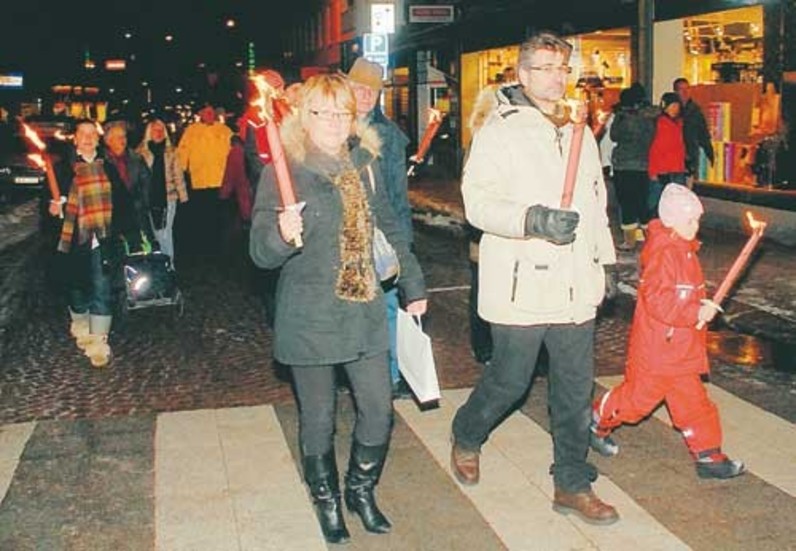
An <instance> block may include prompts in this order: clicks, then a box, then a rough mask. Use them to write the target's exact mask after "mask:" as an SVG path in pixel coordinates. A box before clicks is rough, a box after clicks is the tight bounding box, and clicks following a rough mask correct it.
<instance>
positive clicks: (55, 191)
mask: <svg viewBox="0 0 796 551" xmlns="http://www.w3.org/2000/svg"><path fill="white" fill-rule="evenodd" d="M42 157H43V158H44V172H45V173H46V174H47V186H48V187H49V188H50V195H51V196H52V200H53V203H55V204H57V205H58V215H59V216H60V217H61V218H63V217H64V210H63V207H62V205H61V188H59V187H58V180H57V179H56V178H55V170H53V162H52V159H50V156H49V155H42Z"/></svg>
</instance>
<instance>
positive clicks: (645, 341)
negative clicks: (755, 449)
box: [594, 219, 722, 458]
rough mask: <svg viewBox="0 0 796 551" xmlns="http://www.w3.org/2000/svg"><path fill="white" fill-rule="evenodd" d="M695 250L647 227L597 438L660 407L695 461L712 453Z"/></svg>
mask: <svg viewBox="0 0 796 551" xmlns="http://www.w3.org/2000/svg"><path fill="white" fill-rule="evenodd" d="M698 248H699V243H698V242H697V241H696V240H692V241H686V240H684V239H683V238H681V237H680V236H679V235H677V234H675V233H674V231H673V230H671V229H670V228H667V227H665V226H664V225H663V224H662V223H661V221H660V220H658V219H655V220H652V221H651V222H650V225H649V229H648V237H647V243H646V245H645V246H644V249H643V250H642V252H641V280H640V284H639V288H638V299H637V303H636V311H635V314H634V316H633V325H632V327H631V329H630V345H629V349H628V358H627V365H626V369H625V380H624V381H623V382H622V384H620V385H619V386H617V387H616V388H614V389H612V390H610V391H609V392H608V393H607V394H606V395H604V396H603V398H602V399H599V400H597V401H595V402H594V411H595V414H596V416H599V421H598V423H597V428H598V434H602V435H604V434H607V433H608V432H610V430H611V429H613V428H616V427H618V426H619V425H621V424H623V423H638V422H639V421H641V420H642V419H643V418H644V417H646V416H647V415H649V414H650V413H651V412H652V411H653V410H654V409H655V407H656V406H657V405H658V404H660V403H661V401H664V400H665V401H666V406H667V407H668V409H669V413H670V415H671V417H672V422H673V423H674V426H675V427H677V428H678V429H679V430H680V431H681V432H682V434H683V437H684V438H685V442H686V444H687V445H688V449H689V450H690V451H691V453H692V455H693V456H694V457H695V458H697V457H705V456H709V455H712V454H715V453H719V450H720V448H721V438H722V437H721V425H720V423H719V415H718V410H717V408H716V405H715V404H714V403H713V402H712V401H711V400H710V399H709V398H708V395H707V391H706V390H705V387H704V385H703V384H702V380H701V378H700V375H702V374H704V373H707V372H708V369H709V366H708V357H707V345H706V336H707V331H706V329H704V328H703V329H701V330H700V329H697V328H696V325H697V321H698V320H697V313H698V311H699V307H700V300H702V299H703V298H705V278H704V276H703V275H702V268H701V267H700V265H699V259H698V258H697V254H696V252H697V249H698Z"/></svg>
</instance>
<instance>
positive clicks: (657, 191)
mask: <svg viewBox="0 0 796 551" xmlns="http://www.w3.org/2000/svg"><path fill="white" fill-rule="evenodd" d="M661 109H662V113H661V114H660V116H659V117H658V121H657V124H656V128H655V136H654V137H653V139H652V143H651V144H650V150H649V161H648V163H647V172H648V174H649V178H650V185H649V196H648V206H649V213H650V216H651V217H653V218H655V217H656V216H657V212H658V201H660V197H661V192H662V191H663V187H664V186H665V185H666V184H668V183H671V182H674V183H677V184H682V185H685V183H686V177H687V174H686V169H685V141H684V140H683V118H682V116H681V115H682V111H683V106H682V105H681V104H680V97H679V96H678V95H677V94H675V93H674V92H667V93H665V94H663V96H662V97H661Z"/></svg>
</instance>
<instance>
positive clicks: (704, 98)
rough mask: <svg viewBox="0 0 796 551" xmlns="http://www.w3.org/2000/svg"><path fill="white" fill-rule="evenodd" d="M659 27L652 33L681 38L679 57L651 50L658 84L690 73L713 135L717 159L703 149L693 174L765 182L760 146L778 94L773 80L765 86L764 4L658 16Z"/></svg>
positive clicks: (768, 133) (767, 137) (772, 130)
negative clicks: (661, 19)
mask: <svg viewBox="0 0 796 551" xmlns="http://www.w3.org/2000/svg"><path fill="white" fill-rule="evenodd" d="M659 28H660V29H661V30H662V34H663V37H658V36H656V41H657V40H664V41H665V40H667V39H668V38H674V37H675V36H677V35H680V34H681V35H682V40H683V49H682V54H681V56H680V58H679V59H678V58H677V57H676V55H675V56H661V57H660V58H659V57H656V72H657V73H658V75H657V76H656V78H657V79H658V82H659V88H661V89H663V90H668V89H671V88H670V83H671V82H672V81H673V79H674V78H676V77H678V76H680V77H685V78H686V79H688V81H689V82H690V84H691V88H690V91H691V98H692V99H693V101H695V102H696V103H697V104H698V105H699V106H700V108H701V109H702V112H703V113H704V115H705V118H706V120H707V124H708V130H709V132H710V135H711V143H712V147H713V153H714V161H713V163H711V162H710V161H709V160H708V158H707V156H706V155H705V153H704V151H701V159H700V164H699V171H698V174H697V179H698V180H700V181H702V182H705V183H710V184H715V185H728V184H729V185H747V186H760V185H767V184H768V183H770V182H768V181H767V180H768V179H767V178H766V176H765V175H766V173H767V171H766V169H765V167H764V166H763V164H764V163H765V161H764V160H763V158H764V157H765V155H763V154H761V153H760V152H761V150H764V149H767V148H770V147H771V146H770V143H771V141H772V139H774V137H775V136H777V135H778V132H779V130H780V124H781V123H780V97H779V95H778V94H777V93H776V90H774V88H773V86H768V87H765V88H764V87H763V86H762V83H763V44H764V40H763V38H764V37H763V33H764V26H763V7H762V6H750V7H745V8H739V9H734V10H727V11H721V12H713V13H707V14H702V15H697V16H693V17H687V18H684V19H680V20H675V21H666V22H663V23H660V24H656V33H657V32H658V29H659ZM659 59H660V63H658V60H659ZM659 68H661V69H662V72H659ZM661 85H662V86H661ZM664 86H665V87H666V88H664ZM659 91H660V90H659Z"/></svg>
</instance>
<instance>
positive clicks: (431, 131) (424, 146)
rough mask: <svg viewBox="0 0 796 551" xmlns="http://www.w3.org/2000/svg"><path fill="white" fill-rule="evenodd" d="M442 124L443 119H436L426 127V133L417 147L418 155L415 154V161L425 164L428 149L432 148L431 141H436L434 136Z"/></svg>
mask: <svg viewBox="0 0 796 551" xmlns="http://www.w3.org/2000/svg"><path fill="white" fill-rule="evenodd" d="M441 124H442V119H434V120H433V121H431V122H430V123H429V124H428V126H426V131H425V132H423V138H422V139H421V140H420V145H419V146H417V153H415V159H416V160H417V162H418V163H421V162H423V158H425V156H426V153H428V149H429V148H430V147H431V141H432V140H433V139H434V135H435V134H436V133H437V130H439V127H440V125H441Z"/></svg>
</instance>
